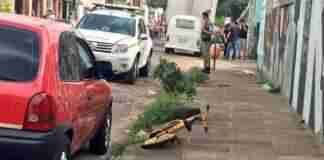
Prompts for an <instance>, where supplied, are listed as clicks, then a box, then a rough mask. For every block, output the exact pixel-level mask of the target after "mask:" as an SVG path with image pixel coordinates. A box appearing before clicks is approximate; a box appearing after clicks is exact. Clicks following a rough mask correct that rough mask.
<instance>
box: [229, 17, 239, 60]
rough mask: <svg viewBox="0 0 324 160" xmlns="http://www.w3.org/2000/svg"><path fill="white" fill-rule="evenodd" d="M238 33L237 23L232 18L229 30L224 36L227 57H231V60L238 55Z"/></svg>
mask: <svg viewBox="0 0 324 160" xmlns="http://www.w3.org/2000/svg"><path fill="white" fill-rule="evenodd" d="M240 33H241V29H240V26H239V24H238V23H237V22H236V21H235V20H234V18H232V22H231V26H230V32H229V34H228V36H227V37H226V39H227V41H228V50H227V52H228V54H229V55H228V56H229V58H232V60H235V59H236V58H239V57H240V52H241V49H240V40H241V39H240Z"/></svg>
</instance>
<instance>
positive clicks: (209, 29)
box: [201, 12, 213, 74]
mask: <svg viewBox="0 0 324 160" xmlns="http://www.w3.org/2000/svg"><path fill="white" fill-rule="evenodd" d="M202 17H203V24H202V32H201V42H202V43H201V53H202V55H203V58H204V69H203V72H205V73H208V74H209V73H210V54H209V48H210V45H211V40H212V35H213V25H212V23H211V22H210V20H209V14H208V12H203V13H202Z"/></svg>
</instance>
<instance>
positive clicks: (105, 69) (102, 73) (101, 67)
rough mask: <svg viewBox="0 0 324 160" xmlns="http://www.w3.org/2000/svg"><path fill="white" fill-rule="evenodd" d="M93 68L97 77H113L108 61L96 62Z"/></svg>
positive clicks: (107, 78) (109, 78) (108, 78)
mask: <svg viewBox="0 0 324 160" xmlns="http://www.w3.org/2000/svg"><path fill="white" fill-rule="evenodd" d="M95 69H96V74H97V77H98V79H106V80H111V79H112V78H113V70H112V64H111V63H109V62H96V63H95Z"/></svg>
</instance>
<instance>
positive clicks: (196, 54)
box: [194, 52, 202, 57]
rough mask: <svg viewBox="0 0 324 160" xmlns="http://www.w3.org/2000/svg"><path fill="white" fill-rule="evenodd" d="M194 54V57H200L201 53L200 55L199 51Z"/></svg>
mask: <svg viewBox="0 0 324 160" xmlns="http://www.w3.org/2000/svg"><path fill="white" fill-rule="evenodd" d="M194 54H195V56H196V57H201V55H202V54H201V52H195V53H194Z"/></svg>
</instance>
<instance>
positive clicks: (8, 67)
mask: <svg viewBox="0 0 324 160" xmlns="http://www.w3.org/2000/svg"><path fill="white" fill-rule="evenodd" d="M39 55H40V54H39V39H38V36H37V34H36V33H34V32H31V31H26V30H20V29H15V28H12V27H4V26H0V80H4V81H30V80H33V79H34V78H35V77H36V75H37V72H38V66H39Z"/></svg>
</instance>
